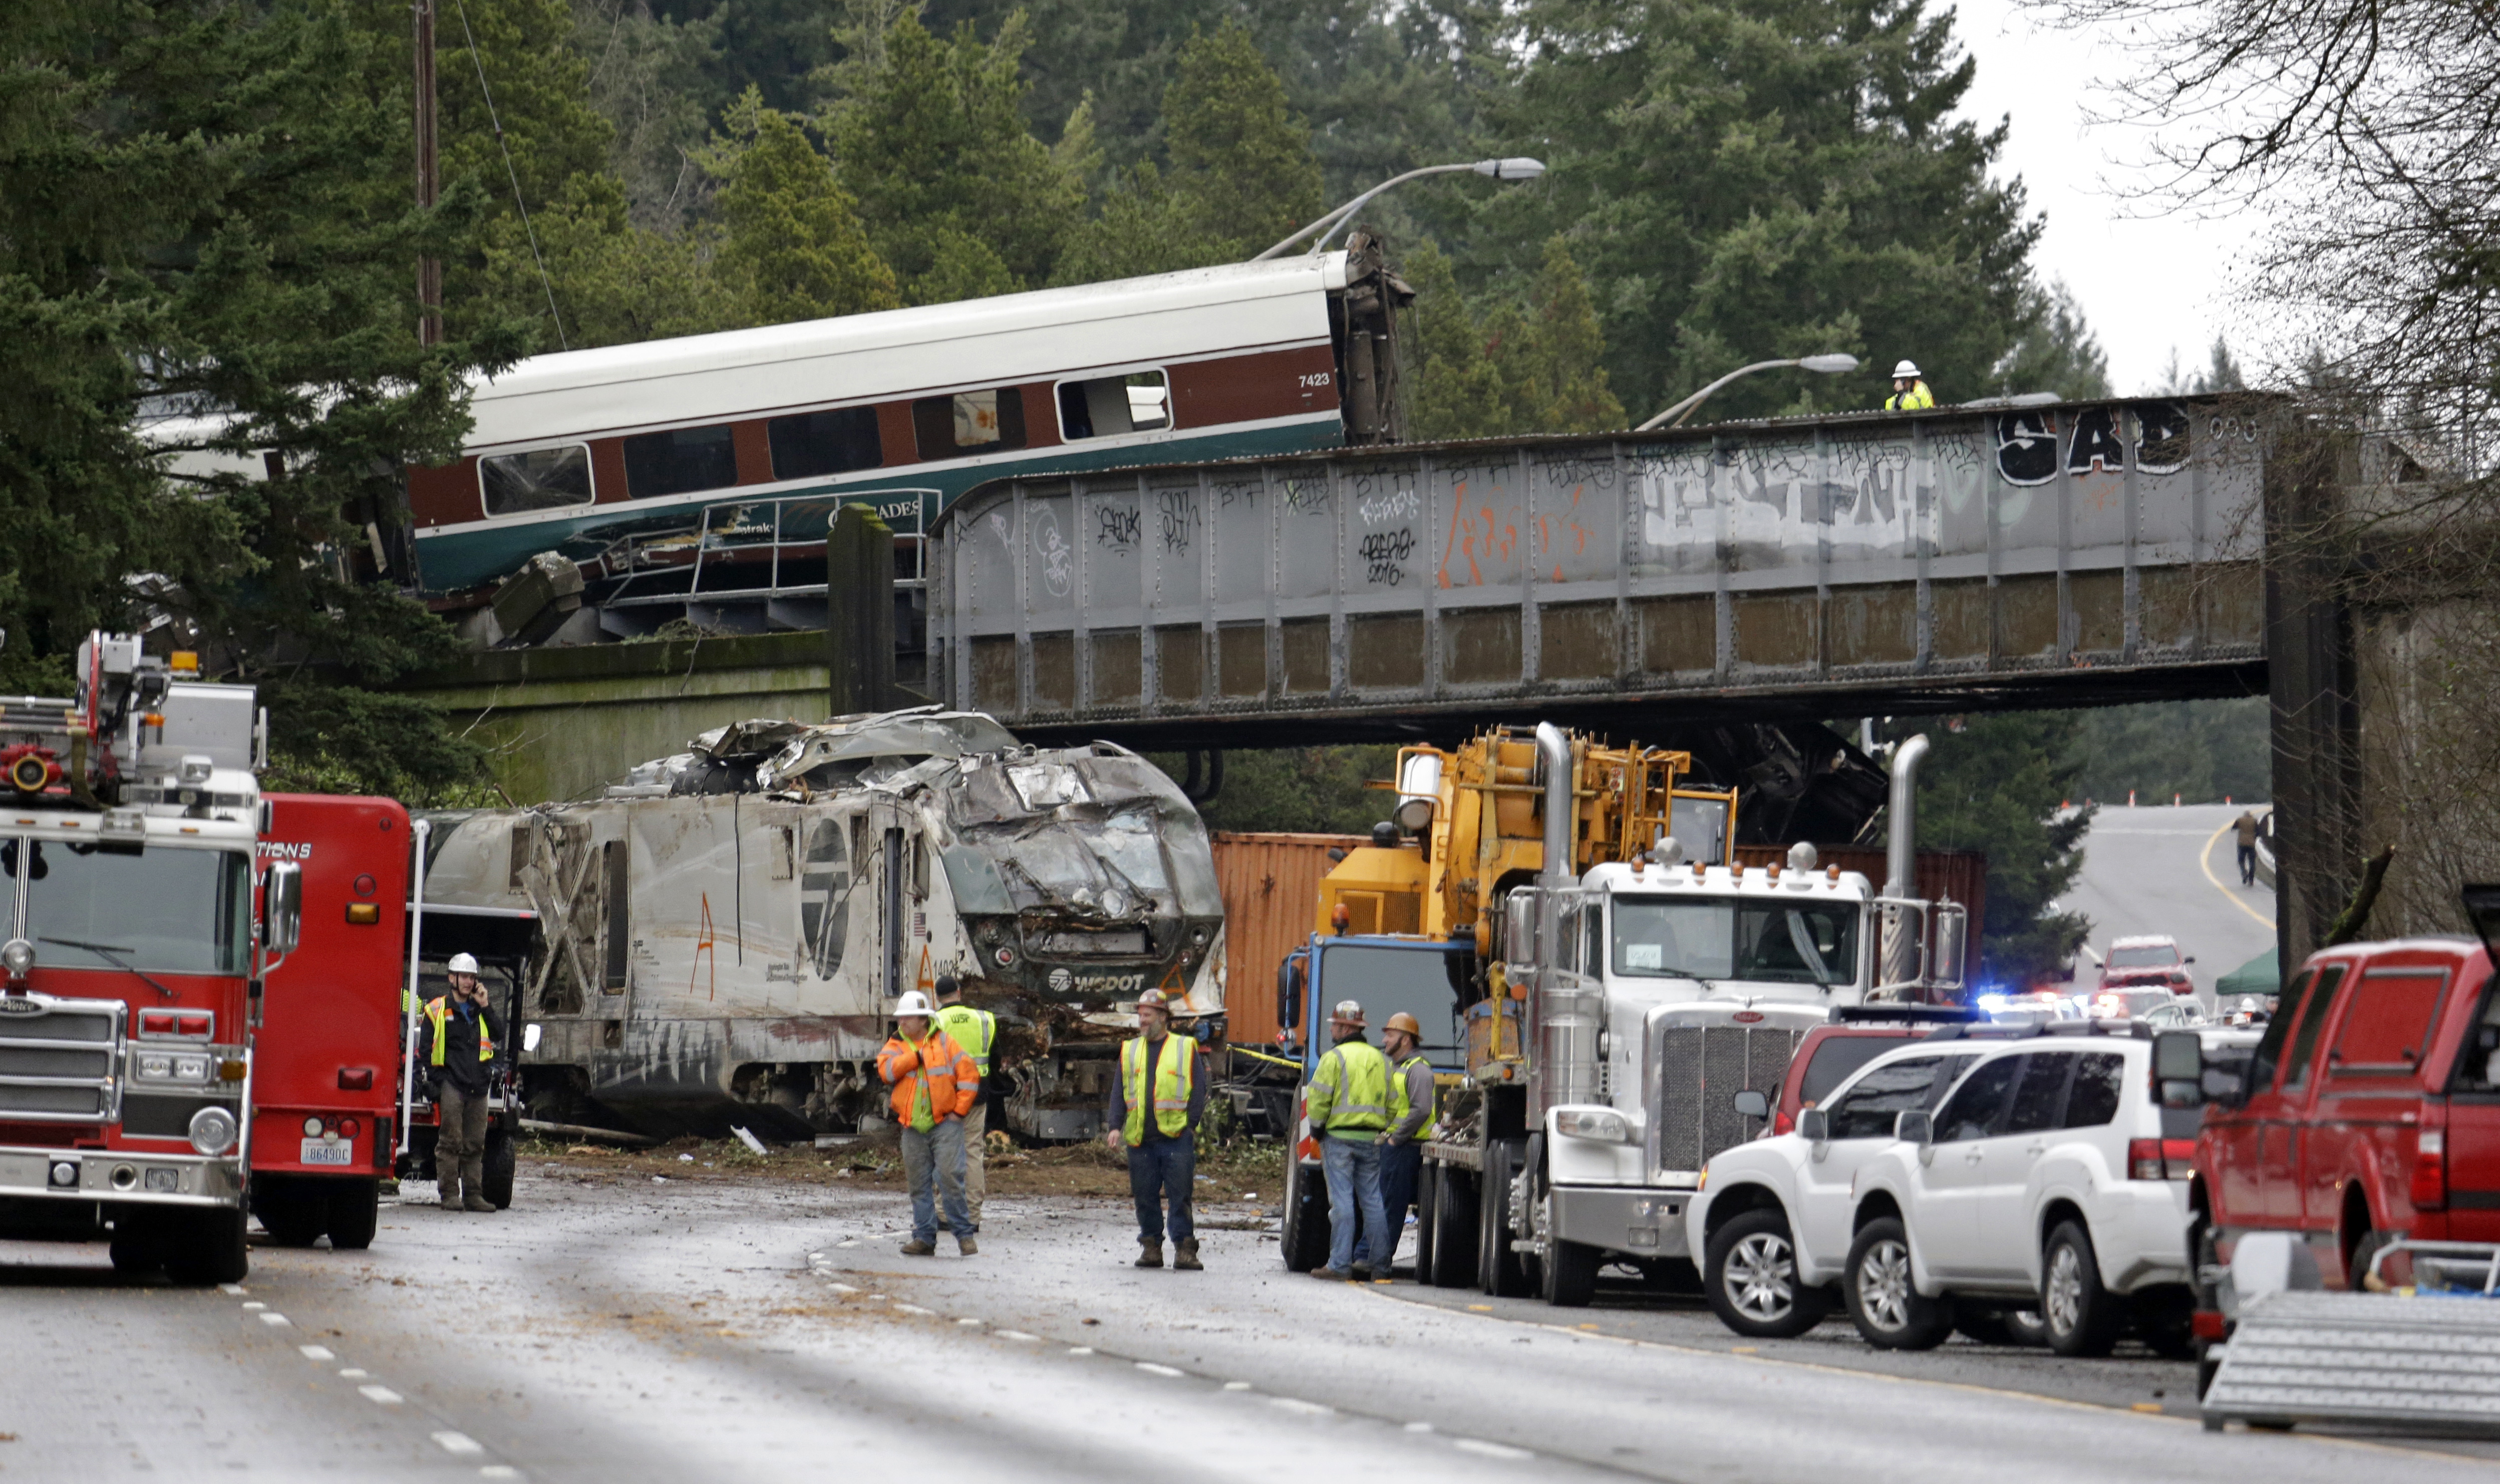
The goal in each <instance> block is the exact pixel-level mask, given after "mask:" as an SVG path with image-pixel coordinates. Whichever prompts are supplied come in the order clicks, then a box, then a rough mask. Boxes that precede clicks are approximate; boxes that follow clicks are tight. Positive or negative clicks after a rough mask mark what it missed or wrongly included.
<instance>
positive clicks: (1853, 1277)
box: [1840, 1216, 1953, 1350]
mask: <svg viewBox="0 0 2500 1484" xmlns="http://www.w3.org/2000/svg"><path fill="white" fill-rule="evenodd" d="M1840 1287H1841V1292H1842V1293H1843V1295H1845V1296H1846V1297H1847V1298H1848V1300H1849V1317H1850V1320H1851V1322H1852V1323H1854V1324H1856V1325H1857V1326H1858V1333H1859V1335H1860V1336H1862V1337H1863V1338H1864V1339H1865V1340H1866V1342H1867V1343H1868V1344H1870V1345H1873V1346H1874V1347H1875V1348H1876V1349H1878V1350H1932V1349H1934V1348H1935V1347H1936V1346H1938V1345H1940V1344H1943V1343H1944V1342H1945V1337H1946V1336H1948V1335H1950V1334H1952V1333H1953V1302H1952V1301H1951V1300H1950V1299H1930V1298H1928V1297H1926V1296H1925V1295H1924V1294H1922V1293H1920V1292H1919V1290H1918V1286H1917V1284H1915V1283H1914V1282H1912V1281H1911V1277H1910V1237H1909V1233H1908V1232H1906V1231H1904V1230H1903V1229H1902V1226H1901V1220H1900V1218H1899V1217H1897V1216H1879V1217H1877V1218H1876V1219H1874V1220H1872V1221H1869V1222H1867V1223H1866V1225H1865V1226H1863V1227H1862V1228H1860V1229H1859V1233H1858V1240H1857V1241H1856V1242H1851V1243H1850V1244H1849V1266H1848V1267H1846V1268H1844V1269H1842V1270H1841V1274H1840Z"/></svg>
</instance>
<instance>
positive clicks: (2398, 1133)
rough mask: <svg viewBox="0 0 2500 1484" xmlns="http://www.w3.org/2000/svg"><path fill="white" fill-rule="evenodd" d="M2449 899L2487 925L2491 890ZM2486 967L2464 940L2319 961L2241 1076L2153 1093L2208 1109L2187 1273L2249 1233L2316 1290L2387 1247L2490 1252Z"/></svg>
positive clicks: (2494, 905) (2224, 1256) (2490, 925)
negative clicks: (2268, 1243) (2302, 1265)
mask: <svg viewBox="0 0 2500 1484" xmlns="http://www.w3.org/2000/svg"><path fill="white" fill-rule="evenodd" d="M2466 900H2467V909H2468V913H2469V915H2470V916H2472V917H2473V918H2474V919H2475V920H2476V923H2477V925H2478V927H2482V928H2484V932H2485V934H2486V936H2488V935H2489V934H2490V933H2491V932H2492V931H2493V930H2495V929H2500V887H2468V888H2466ZM2478 902H2480V903H2481V910H2478ZM2491 965H2492V955H2491V952H2490V951H2489V950H2487V949H2486V948H2485V947H2484V944H2482V943H2478V942H2476V941H2474V940H2472V939H2468V938H2447V937H2424V938H2405V939H2398V940H2396V941H2393V942H2386V943H2353V944H2346V945H2344V946H2342V947H2339V948H2333V949H2327V950H2324V951H2322V952H2318V953H2314V954H2312V955H2310V958H2309V960H2308V962H2306V963H2304V964H2302V965H2301V967H2300V969H2299V971H2298V972H2297V973H2295V974H2294V975H2292V977H2291V979H2290V981H2289V982H2288V984H2286V986H2285V989H2284V993H2283V1000H2282V1005H2281V1008H2280V1009H2279V1010H2278V1012H2277V1013H2276V1015H2275V1016H2274V1018H2273V1020H2272V1021H2270V1022H2269V1023H2268V1024H2267V1026H2266V1030H2265V1036H2264V1038H2263V1039H2262V1040H2261V1041H2259V1042H2258V1044H2257V1046H2256V1048H2255V1050H2254V1052H2253V1054H2252V1056H2251V1058H2250V1060H2249V1062H2248V1063H2247V1065H2246V1067H2245V1068H2244V1069H2242V1070H2240V1071H2238V1072H2236V1073H2233V1072H2228V1071H2208V1072H2207V1073H2205V1074H2204V1077H2205V1085H2204V1086H2203V1088H2202V1089H2192V1088H2189V1087H2181V1086H2179V1085H2178V1084H2176V1083H2173V1082H2165V1084H2164V1091H2165V1101H2173V1102H2179V1101H2192V1100H2193V1099H2194V1093H2195V1092H2196V1091H2198V1090H2201V1093H2202V1095H2203V1097H2205V1098H2208V1099H2212V1101H2211V1102H2210V1104H2209V1106H2208V1107H2207V1109H2206V1113H2205V1119H2204V1124H2203V1127H2202V1129H2201V1130H2200V1131H2199V1133H2198V1134H2197V1138H2196V1152H2195V1174H2194V1178H2193V1180H2192V1183H2191V1185H2190V1188H2189V1190H2190V1193H2189V1204H2190V1208H2191V1210H2193V1212H2194V1215H2193V1217H2192V1220H2193V1223H2194V1224H2193V1227H2192V1228H2191V1231H2190V1233H2189V1237H2188V1241H2189V1242H2190V1251H2191V1253H2192V1254H2193V1258H2194V1261H2195V1262H2196V1263H2197V1264H2198V1266H2199V1267H2200V1268H2205V1267H2209V1266H2210V1265H2212V1264H2214V1263H2217V1262H2227V1261H2228V1260H2229V1258H2230V1255H2231V1250H2232V1247H2233V1244H2234V1243H2235V1242H2237V1240H2238V1239H2239V1238H2240V1237H2241V1236H2243V1235H2245V1234H2247V1233H2249V1232H2253V1231H2266V1230H2275V1231H2291V1232H2297V1233H2299V1234H2301V1236H2302V1237H2303V1238H2304V1239H2305V1241H2306V1242H2307V1243H2308V1244H2309V1247H2310V1249H2311V1251H2312V1252H2313V1253H2315V1254H2316V1256H2317V1258H2318V1267H2319V1274H2320V1276H2321V1277H2322V1278H2323V1279H2324V1281H2325V1283H2326V1285H2327V1286H2328V1287H2331V1288H2343V1287H2357V1286H2358V1285H2359V1283H2360V1281H2361V1278H2362V1276H2363V1274H2366V1273H2367V1272H2368V1271H2369V1267H2370V1259H2371V1258H2372V1256H2374V1255H2375V1254H2376V1253H2377V1252H2378V1250H2379V1248H2380V1247H2381V1246H2383V1245H2385V1243H2386V1242H2389V1241H2392V1240H2394V1239H2395V1238H2397V1237H2400V1236H2401V1237H2412V1238H2418V1239H2434V1240H2438V1239H2445V1240H2451V1241H2460V1242H2500V1004H2495V1002H2494V1000H2493V997H2492V992H2491V990H2492V984H2493V976H2492V971H2491ZM2158 1075H2160V1076H2162V1077H2165V1078H2166V1077H2168V1076H2169V1075H2170V1074H2169V1072H2168V1071H2166V1070H2165V1071H2163V1072H2161V1073H2159V1074H2158ZM2201 1286H2202V1285H2200V1288H2201ZM2199 1307H2200V1308H2203V1309H2206V1310H2208V1311H2207V1312H2202V1313H2200V1314H2199V1315H2198V1320H2197V1330H2198V1336H2199V1338H2200V1339H2207V1340H2213V1339H2222V1338H2223V1334H2222V1317H2221V1315H2220V1313H2219V1312H2214V1311H2211V1306H2210V1303H2207V1304H2201V1305H2200V1306H2199Z"/></svg>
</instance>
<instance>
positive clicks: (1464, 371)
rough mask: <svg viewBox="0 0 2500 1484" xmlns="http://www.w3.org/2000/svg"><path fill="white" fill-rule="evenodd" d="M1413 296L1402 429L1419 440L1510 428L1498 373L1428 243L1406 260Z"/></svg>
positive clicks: (1442, 259)
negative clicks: (1410, 365) (1409, 386)
mask: <svg viewBox="0 0 2500 1484" xmlns="http://www.w3.org/2000/svg"><path fill="white" fill-rule="evenodd" d="M1405 277H1406V281H1407V283H1408V284H1409V285H1410V286H1411V287H1412V288H1413V289H1414V290H1415V332H1416V341H1417V343H1416V346H1415V350H1414V358H1415V361H1416V363H1417V366H1416V375H1415V378H1414V383H1413V391H1412V393H1411V394H1410V398H1409V404H1408V415H1407V428H1408V430H1409V432H1411V433H1412V435H1413V436H1415V437H1417V438H1421V439H1425V440H1428V441H1429V440H1432V439H1439V438H1480V437H1491V436H1494V435H1495V434H1497V433H1499V432H1500V431H1502V430H1503V429H1505V428H1507V427H1509V426H1510V406H1509V403H1508V401H1507V399H1506V398H1505V396H1504V395H1503V388H1502V382H1501V373H1500V372H1499V371H1496V370H1494V365H1493V362H1492V360H1491V359H1490V358H1489V357H1487V356H1486V354H1485V333H1484V329H1483V327H1482V326H1480V325H1478V324H1477V323H1476V317H1475V315H1474V314H1473V313H1472V312H1470V311H1469V309H1468V307H1467V302H1466V297H1465V295H1464V294H1463V293H1462V292H1461V291H1460V289H1459V278H1458V274H1457V273H1456V272H1455V271H1454V270H1453V269H1452V267H1451V264H1450V260H1449V258H1448V257H1447V256H1445V255H1444V254H1443V253H1442V252H1441V250H1440V249H1439V248H1437V247H1435V246H1433V245H1432V243H1431V242H1430V241H1429V240H1427V241H1424V242H1417V243H1416V244H1415V245H1414V247H1413V248H1412V249H1411V250H1409V251H1408V252H1407V254H1406V265H1405Z"/></svg>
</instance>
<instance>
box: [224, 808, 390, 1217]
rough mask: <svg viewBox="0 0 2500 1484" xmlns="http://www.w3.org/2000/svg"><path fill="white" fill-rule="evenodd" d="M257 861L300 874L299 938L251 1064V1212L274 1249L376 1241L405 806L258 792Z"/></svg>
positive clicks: (267, 1008) (386, 1168) (386, 1161)
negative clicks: (262, 803)
mask: <svg viewBox="0 0 2500 1484" xmlns="http://www.w3.org/2000/svg"><path fill="white" fill-rule="evenodd" d="M268 820H269V824H268V828H267V829H266V831H265V832H264V837H263V838H262V840H261V842H260V855H261V858H262V859H263V860H267V861H271V862H284V863H288V864H291V865H293V866H295V867H296V869H297V870H299V871H301V872H302V873H303V895H304V907H303V918H304V926H303V939H302V942H300V943H299V944H298V945H297V946H296V949H295V952H292V953H290V954H288V955H287V958H286V965H285V967H284V968H282V969H280V970H278V971H276V972H274V973H272V974H271V975H270V976H269V984H268V990H267V994H266V1000H265V1003H264V1009H263V1012H262V1024H261V1028H260V1039H259V1044H258V1045H257V1046H256V1047H255V1048H253V1051H252V1065H251V1100H252V1120H251V1211H252V1214H253V1215H255V1216H257V1217H259V1218H260V1224H261V1225H262V1227H264V1228H266V1229H267V1230H268V1232H269V1236H270V1240H271V1241H273V1242H278V1243H280V1245H283V1246H297V1247H300V1246H310V1245H311V1244H312V1243H313V1241H314V1240H315V1239H317V1238H319V1237H321V1236H322V1235H324V1234H325V1233H326V1234H327V1235H328V1237H329V1239H330V1245H331V1246H332V1247H333V1248H360V1247H364V1246H368V1245H370V1244H371V1243H372V1242H373V1240H374V1223H375V1218H376V1216H377V1214H378V1210H379V1203H380V1190H381V1186H380V1181H381V1180H382V1179H384V1178H388V1177H389V1175H390V1173H391V1156H392V1153H393V1151H394V1150H395V1149H396V1148H397V1147H398V1140H397V1130H396V1125H395V1123H394V1121H393V1120H394V1117H395V1115H396V1114H397V1113H398V1108H397V1103H398V1100H399V1060H400V1026H401V1019H400V994H401V990H402V987H403V986H402V984H401V978H402V970H403V959H402V954H403V952H405V949H406V946H407V941H408V939H407V933H408V873H409V853H410V830H409V818H408V811H407V810H406V809H403V808H401V807H400V805H399V804H398V803H397V802H396V801H394V800H391V799H386V798H352V797H346V796H344V795H333V794H314V793H273V794H270V795H268Z"/></svg>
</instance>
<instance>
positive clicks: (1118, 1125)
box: [1102, 989, 1206, 1273]
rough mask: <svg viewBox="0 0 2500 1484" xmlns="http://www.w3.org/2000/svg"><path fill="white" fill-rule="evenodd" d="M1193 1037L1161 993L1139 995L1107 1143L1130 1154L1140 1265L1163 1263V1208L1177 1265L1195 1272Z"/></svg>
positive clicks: (1198, 1089) (1197, 1060) (1198, 1102)
mask: <svg viewBox="0 0 2500 1484" xmlns="http://www.w3.org/2000/svg"><path fill="white" fill-rule="evenodd" d="M1203 1061H1204V1056H1203V1054H1202V1052H1201V1049H1200V1048H1199V1044H1198V1042H1197V1040H1196V1038H1194V1037H1190V1036H1176V1035H1174V1034H1172V1029H1171V1001H1169V1000H1168V999H1166V998H1165V997H1164V992H1163V991H1162V990H1160V989H1149V990H1147V991H1146V992H1145V993H1143V994H1140V995H1138V996H1137V1034H1136V1035H1135V1037H1134V1038H1132V1039H1130V1040H1128V1041H1124V1042H1122V1043H1121V1044H1120V1075H1119V1076H1118V1077H1115V1078H1113V1079H1111V1101H1110V1107H1109V1109H1108V1110H1107V1115H1106V1118H1105V1122H1106V1123H1107V1124H1108V1125H1109V1126H1108V1128H1107V1129H1105V1131H1104V1132H1103V1135H1102V1142H1103V1143H1104V1144H1107V1145H1110V1146H1111V1147H1112V1148H1115V1149H1117V1148H1122V1147H1126V1148H1127V1149H1128V1151H1129V1195H1130V1197H1131V1198H1132V1199H1133V1200H1135V1202H1136V1203H1137V1266H1138V1267H1140V1268H1160V1267H1162V1266H1163V1265H1164V1229H1165V1227H1164V1209H1165V1206H1166V1204H1167V1203H1168V1204H1169V1206H1170V1209H1171V1242H1172V1267H1173V1268H1174V1269H1176V1270H1178V1271H1179V1272H1182V1273H1197V1272H1199V1271H1201V1269H1202V1268H1203V1267H1204V1265H1203V1264H1201V1262H1200V1261H1199V1260H1198V1223H1197V1221H1196V1219H1195V1218H1194V1217H1193V1216H1192V1215H1191V1212H1190V1198H1191V1196H1192V1194H1193V1193H1194V1187H1195V1186H1196V1184H1197V1183H1198V1124H1199V1120H1200V1119H1201V1118H1203V1117H1204V1116H1206V1068H1205V1066H1204V1065H1203Z"/></svg>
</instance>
